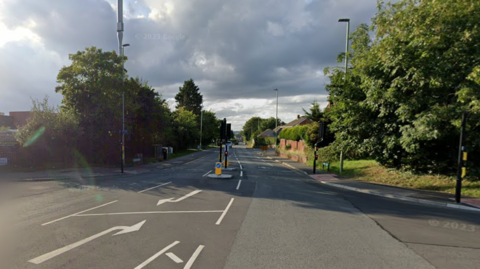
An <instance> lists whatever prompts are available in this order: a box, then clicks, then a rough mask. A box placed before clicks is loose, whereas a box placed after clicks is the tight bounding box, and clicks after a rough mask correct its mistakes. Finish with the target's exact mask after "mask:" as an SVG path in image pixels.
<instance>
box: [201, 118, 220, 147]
mask: <svg viewBox="0 0 480 269" xmlns="http://www.w3.org/2000/svg"><path fill="white" fill-rule="evenodd" d="M219 136H220V121H219V119H217V117H216V115H215V113H213V112H212V111H206V110H204V111H203V128H202V145H208V144H211V143H212V140H215V139H216V138H219Z"/></svg>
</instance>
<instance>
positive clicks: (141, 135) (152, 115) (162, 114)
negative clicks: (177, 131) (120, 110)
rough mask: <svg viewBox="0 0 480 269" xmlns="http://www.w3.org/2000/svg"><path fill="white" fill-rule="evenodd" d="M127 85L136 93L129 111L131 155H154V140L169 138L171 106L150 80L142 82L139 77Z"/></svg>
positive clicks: (161, 142)
mask: <svg viewBox="0 0 480 269" xmlns="http://www.w3.org/2000/svg"><path fill="white" fill-rule="evenodd" d="M126 85H127V87H128V89H129V91H130V92H132V94H133V96H132V98H133V104H132V106H133V107H132V111H133V113H129V114H128V121H127V126H128V129H129V131H130V132H129V133H128V137H129V143H128V145H129V147H128V148H129V149H130V155H131V156H133V155H134V154H136V153H142V154H143V155H144V156H145V157H148V156H152V155H153V152H151V149H152V147H151V146H152V145H153V144H163V143H166V142H167V141H168V138H169V134H170V132H171V130H170V128H171V119H170V109H169V108H168V105H167V102H166V100H165V99H163V98H162V96H161V95H160V94H159V93H157V92H156V91H155V90H154V89H153V88H152V87H150V86H149V85H148V82H142V81H141V80H140V79H139V78H138V77H137V78H136V79H133V78H131V79H129V80H128V81H127V83H126Z"/></svg>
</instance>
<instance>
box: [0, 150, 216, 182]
mask: <svg viewBox="0 0 480 269" xmlns="http://www.w3.org/2000/svg"><path fill="white" fill-rule="evenodd" d="M211 151H212V150H205V151H199V152H195V153H192V154H189V155H186V156H182V157H179V158H175V159H169V160H165V161H162V162H159V163H154V164H147V165H136V166H134V167H125V168H124V174H125V175H137V174H141V173H146V172H151V171H153V170H156V169H169V168H172V167H175V166H178V165H182V164H185V163H188V162H190V161H193V160H196V159H197V158H199V157H202V156H204V155H205V154H208V153H209V152H211ZM119 174H121V169H120V168H119V167H116V168H106V167H87V168H71V169H51V170H45V171H33V172H2V173H0V181H19V180H20V181H50V180H66V179H85V178H99V177H111V176H116V175H119Z"/></svg>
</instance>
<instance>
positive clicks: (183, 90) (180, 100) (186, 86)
mask: <svg viewBox="0 0 480 269" xmlns="http://www.w3.org/2000/svg"><path fill="white" fill-rule="evenodd" d="M175 101H177V106H176V108H177V109H179V108H181V107H184V108H185V109H186V110H189V111H192V112H193V114H195V115H197V116H200V112H201V109H202V102H203V96H202V94H200V89H199V88H198V86H197V85H195V82H194V81H193V79H189V80H187V81H185V82H184V83H183V86H182V87H180V88H179V92H178V93H177V95H175Z"/></svg>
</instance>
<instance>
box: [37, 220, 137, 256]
mask: <svg viewBox="0 0 480 269" xmlns="http://www.w3.org/2000/svg"><path fill="white" fill-rule="evenodd" d="M145 221H146V220H144V221H142V222H139V223H137V224H135V225H133V226H115V227H112V228H110V229H108V230H105V231H103V232H101V233H98V234H95V235H92V236H90V237H87V238H85V239H82V240H80V241H78V242H76V243H73V244H70V245H68V246H64V247H63V248H59V249H57V250H54V251H52V252H49V253H47V254H43V255H42V256H38V257H36V258H34V259H31V260H29V262H31V263H34V264H40V263H42V262H44V261H47V260H50V259H51V258H54V257H56V256H58V255H60V254H63V253H65V252H67V251H69V250H72V249H74V248H76V247H79V246H81V245H83V244H85V243H88V242H90V241H92V240H94V239H97V238H99V237H101V236H103V235H106V234H108V233H110V232H112V231H115V230H121V231H120V232H118V233H116V234H114V235H119V234H125V233H130V232H135V231H138V230H140V228H141V227H142V225H143V224H144V223H145Z"/></svg>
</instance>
